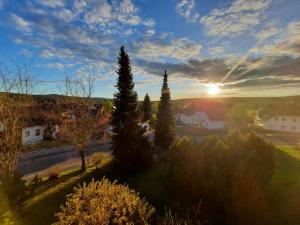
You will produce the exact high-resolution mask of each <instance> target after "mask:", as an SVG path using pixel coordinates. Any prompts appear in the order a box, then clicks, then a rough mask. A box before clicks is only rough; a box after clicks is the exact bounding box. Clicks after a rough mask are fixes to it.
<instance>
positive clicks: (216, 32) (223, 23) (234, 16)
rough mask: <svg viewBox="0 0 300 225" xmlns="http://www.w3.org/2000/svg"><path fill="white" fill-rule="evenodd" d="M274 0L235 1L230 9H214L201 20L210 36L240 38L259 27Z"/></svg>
mask: <svg viewBox="0 0 300 225" xmlns="http://www.w3.org/2000/svg"><path fill="white" fill-rule="evenodd" d="M271 3H272V0H235V1H234V2H233V3H232V4H231V5H230V7H229V8H223V9H214V10H213V11H211V12H210V13H209V15H207V16H204V17H202V18H201V20H200V22H201V23H202V24H203V26H204V27H205V30H206V34H207V35H208V36H216V37H229V36H238V35H241V34H243V33H245V32H246V31H249V30H252V29H253V28H255V27H256V26H258V25H259V24H260V23H261V21H262V20H263V19H264V18H265V12H266V10H267V9H268V8H269V7H270V5H271Z"/></svg>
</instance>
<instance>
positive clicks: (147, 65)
mask: <svg viewBox="0 0 300 225" xmlns="http://www.w3.org/2000/svg"><path fill="white" fill-rule="evenodd" d="M233 60H238V59H233ZM234 64H235V63H233V62H230V63H228V60H225V59H205V60H190V61H189V62H187V63H163V62H153V61H146V60H139V61H138V62H137V65H138V66H139V67H140V70H144V71H145V72H146V73H149V74H152V75H160V74H161V73H162V71H163V70H164V69H167V70H168V72H169V75H170V77H172V78H173V79H179V80H181V79H191V80H195V82H197V81H198V82H200V83H209V82H216V83H219V82H221V80H222V79H223V77H224V76H225V74H226V73H228V71H230V69H231V68H232V66H233V65H234ZM299 71H300V58H291V57H287V56H276V57H274V56H272V57H271V56H269V57H259V58H251V59H248V60H247V61H246V62H245V63H244V64H242V65H240V66H239V67H238V68H237V69H236V70H235V71H234V72H233V73H232V75H231V76H230V77H229V78H228V79H227V80H226V81H225V82H224V83H223V85H224V88H225V89H226V88H227V89H228V88H243V89H249V90H251V89H252V90H254V89H259V88H260V89H261V88H262V87H265V88H273V87H274V86H275V85H277V86H278V87H280V86H281V85H282V86H285V87H286V86H288V85H290V86H293V85H295V84H297V85H300V75H299Z"/></svg>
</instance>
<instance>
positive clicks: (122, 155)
mask: <svg viewBox="0 0 300 225" xmlns="http://www.w3.org/2000/svg"><path fill="white" fill-rule="evenodd" d="M118 65H119V68H118V70H117V73H118V82H117V85H116V87H117V88H118V92H117V93H115V95H114V109H113V112H112V120H111V125H112V127H113V133H114V135H113V136H112V150H113V154H114V157H115V160H116V164H117V166H118V167H119V168H120V169H121V170H120V171H122V172H123V173H128V172H131V171H133V170H136V169H138V168H139V167H141V166H144V165H145V164H146V162H145V160H146V158H147V157H146V154H145V152H148V151H149V146H150V145H149V143H147V139H146V137H144V136H143V135H144V129H142V128H141V127H140V126H139V125H138V122H139V121H138V117H139V114H138V112H137V105H138V101H137V93H136V92H135V90H134V83H133V75H132V72H131V65H130V60H129V57H128V55H127V53H126V52H125V50H124V47H121V49H120V53H119V58H118Z"/></svg>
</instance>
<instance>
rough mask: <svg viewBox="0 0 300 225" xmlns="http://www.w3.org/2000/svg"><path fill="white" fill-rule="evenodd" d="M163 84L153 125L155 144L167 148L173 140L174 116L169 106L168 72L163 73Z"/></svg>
mask: <svg viewBox="0 0 300 225" xmlns="http://www.w3.org/2000/svg"><path fill="white" fill-rule="evenodd" d="M163 76H164V79H163V86H162V89H161V97H160V102H159V106H158V112H157V122H156V126H155V144H156V145H158V146H160V147H161V148H162V149H168V148H169V146H170V145H171V143H172V141H173V140H174V136H175V134H174V125H175V123H174V118H173V113H172V106H171V96H170V89H169V87H168V74H167V71H165V74H164V75H163Z"/></svg>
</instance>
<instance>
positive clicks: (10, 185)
mask: <svg viewBox="0 0 300 225" xmlns="http://www.w3.org/2000/svg"><path fill="white" fill-rule="evenodd" d="M0 191H1V192H2V193H3V197H5V198H6V199H7V201H8V202H9V204H10V205H14V206H19V205H20V204H21V203H22V202H24V201H25V200H26V198H27V197H28V187H27V185H26V183H25V181H24V180H22V176H21V175H20V174H18V173H14V174H11V175H6V176H3V177H2V178H1V183H0Z"/></svg>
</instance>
